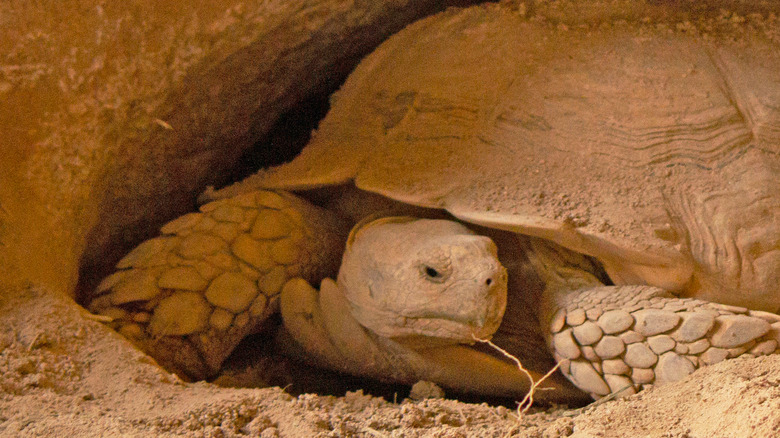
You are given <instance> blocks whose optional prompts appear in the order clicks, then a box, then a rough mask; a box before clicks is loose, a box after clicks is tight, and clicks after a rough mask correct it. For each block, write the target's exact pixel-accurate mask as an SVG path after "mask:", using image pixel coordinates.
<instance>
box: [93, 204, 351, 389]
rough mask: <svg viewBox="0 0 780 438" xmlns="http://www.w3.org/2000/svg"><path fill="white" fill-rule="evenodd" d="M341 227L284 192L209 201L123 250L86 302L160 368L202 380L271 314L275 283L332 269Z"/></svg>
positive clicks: (318, 276)
mask: <svg viewBox="0 0 780 438" xmlns="http://www.w3.org/2000/svg"><path fill="white" fill-rule="evenodd" d="M347 231H348V229H347V227H346V225H345V224H342V223H340V221H339V220H338V219H337V218H336V217H335V216H334V215H333V214H331V213H330V212H328V211H326V210H324V209H321V208H319V207H315V206H313V205H311V204H309V203H308V202H306V201H304V200H302V199H300V198H298V197H295V196H293V195H291V194H289V193H284V192H272V191H262V190H261V191H253V192H249V193H245V194H241V195H238V196H235V197H232V198H227V199H221V200H217V201H214V202H210V203H208V204H205V205H203V206H202V207H201V208H200V212H197V213H189V214H186V215H184V216H182V217H180V218H178V219H175V220H173V221H172V222H169V223H168V224H166V225H165V226H163V227H162V229H161V232H162V235H161V236H160V237H156V238H153V239H151V240H148V241H146V242H143V243H142V244H140V245H139V246H138V247H136V248H135V249H134V250H133V251H132V252H130V253H129V254H128V255H127V256H125V258H123V259H122V260H121V261H120V262H119V263H118V264H117V269H118V271H117V272H116V273H114V274H112V275H111V276H109V277H107V278H106V279H104V280H103V282H102V283H101V284H100V285H99V286H98V288H97V291H96V295H95V297H94V298H93V300H92V301H91V303H90V304H89V306H88V307H89V309H90V310H91V311H93V312H95V313H98V314H102V315H105V316H108V317H110V318H113V321H112V322H111V323H110V325H111V326H112V327H114V328H115V329H116V330H118V331H119V332H120V333H121V334H123V335H125V336H126V337H128V338H129V339H131V340H132V341H133V342H135V343H136V344H137V345H138V346H139V347H140V348H141V349H143V350H144V351H146V352H147V353H148V354H150V355H151V356H152V357H154V358H155V359H156V360H157V361H158V362H160V363H161V364H162V365H163V366H166V367H167V368H169V369H171V370H173V371H175V372H177V373H178V374H181V375H183V376H186V377H189V378H192V379H202V378H205V377H208V376H211V375H213V374H214V373H215V372H216V371H217V370H218V369H219V367H220V366H221V364H222V362H223V361H224V360H225V358H226V357H227V356H228V355H229V354H230V352H231V351H232V350H233V348H235V346H236V345H237V344H238V342H239V341H240V340H241V339H242V338H243V337H244V336H246V335H248V334H251V333H253V332H255V331H257V330H258V329H259V328H260V326H261V324H262V323H263V322H264V321H265V320H266V318H268V316H270V315H271V314H273V313H276V312H278V308H279V295H280V291H281V290H282V288H283V286H284V285H285V283H287V282H288V281H290V280H291V279H292V278H304V279H306V280H308V281H312V282H318V281H319V280H320V279H322V278H323V277H325V276H332V275H334V274H335V273H336V271H337V269H338V264H339V263H340V255H341V253H342V251H343V247H344V241H345V240H346V232H347Z"/></svg>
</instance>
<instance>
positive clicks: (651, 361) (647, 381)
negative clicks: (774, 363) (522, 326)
mask: <svg viewBox="0 0 780 438" xmlns="http://www.w3.org/2000/svg"><path fill="white" fill-rule="evenodd" d="M531 246H532V255H530V256H529V258H531V259H532V260H533V261H534V264H535V265H536V266H537V268H538V269H539V270H540V272H541V273H542V275H543V277H545V280H546V281H547V282H548V283H547V289H546V290H545V298H544V300H543V301H544V307H545V311H544V312H543V315H542V316H543V319H542V320H543V321H548V323H547V328H548V329H549V332H548V336H549V338H548V340H549V345H550V348H551V350H552V352H553V355H554V357H555V359H556V361H558V362H559V363H561V370H562V371H563V374H564V375H565V376H566V377H567V378H568V379H569V380H571V381H572V383H574V384H575V385H576V386H577V387H579V388H580V389H582V390H583V391H586V392H588V393H589V394H591V396H592V397H593V398H600V397H603V396H605V395H608V394H610V393H613V392H620V394H621V395H630V394H633V393H635V392H636V391H637V390H639V389H642V388H647V387H649V386H651V385H654V384H664V383H669V382H674V381H677V380H680V379H682V378H683V377H685V376H687V375H688V374H690V373H692V372H693V371H695V370H696V369H697V368H699V367H702V366H705V365H711V364H714V363H717V362H720V361H722V360H724V359H726V358H733V357H737V356H742V355H744V356H748V357H751V356H759V355H766V354H771V353H775V352H780V349H778V342H780V315H776V314H772V313H767V312H760V311H749V310H747V309H744V308H740V307H734V306H727V305H722V304H717V303H711V302H707V301H702V300H696V299H692V298H677V297H675V296H674V295H672V294H671V293H669V292H667V291H665V290H663V289H660V288H657V287H651V286H603V285H602V284H600V283H599V282H598V281H597V280H596V278H595V276H593V275H591V274H590V273H589V272H588V271H587V270H578V269H577V267H582V265H583V263H582V258H583V256H581V255H578V254H573V253H571V254H565V251H562V250H561V249H552V248H551V247H550V246H549V244H545V243H544V242H542V241H538V240H537V241H534V242H532V245H531ZM578 259H579V261H577V260H578ZM543 324H544V323H543Z"/></svg>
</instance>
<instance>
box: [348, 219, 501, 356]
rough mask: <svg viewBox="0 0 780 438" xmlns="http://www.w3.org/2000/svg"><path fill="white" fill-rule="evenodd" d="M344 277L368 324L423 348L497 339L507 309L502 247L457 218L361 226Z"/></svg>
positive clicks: (361, 320)
mask: <svg viewBox="0 0 780 438" xmlns="http://www.w3.org/2000/svg"><path fill="white" fill-rule="evenodd" d="M338 280H339V283H340V285H341V286H342V288H341V289H342V290H343V291H344V294H345V296H346V298H347V300H348V301H349V303H350V306H351V309H352V313H353V316H354V317H355V319H356V320H357V321H358V322H359V323H360V324H361V325H363V326H364V327H366V328H368V329H370V330H372V331H373V332H375V333H376V334H378V335H380V336H383V337H387V338H392V339H394V340H397V341H401V342H404V343H406V344H409V345H414V346H418V347H424V346H433V345H441V344H447V343H450V344H451V343H473V342H474V340H475V338H479V339H486V338H490V337H491V336H492V335H493V333H494V332H495V331H496V330H497V329H498V326H499V325H500V324H501V318H502V317H503V315H504V310H505V308H506V299H507V274H506V269H504V267H503V266H502V265H501V263H500V262H499V260H498V255H497V248H496V245H495V244H494V243H493V241H492V240H490V239H489V238H487V237H485V236H480V235H477V234H475V233H474V232H472V231H471V230H469V229H468V228H466V227H465V226H463V225H462V224H460V223H458V222H454V221H448V220H431V219H416V218H410V217H388V218H381V219H376V220H373V221H370V222H366V223H362V224H358V225H357V226H356V227H355V228H354V229H353V230H352V233H351V234H350V237H349V239H348V242H347V248H346V251H345V253H344V258H343V260H342V265H341V270H340V271H339V278H338Z"/></svg>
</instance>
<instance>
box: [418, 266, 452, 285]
mask: <svg viewBox="0 0 780 438" xmlns="http://www.w3.org/2000/svg"><path fill="white" fill-rule="evenodd" d="M420 273H421V274H422V276H423V278H425V279H426V280H428V281H432V282H434V283H443V282H444V280H446V278H445V277H446V275H445V274H446V273H445V272H444V271H442V270H440V269H436V268H434V267H433V266H431V265H425V264H423V265H420Z"/></svg>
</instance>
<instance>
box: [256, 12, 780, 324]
mask: <svg viewBox="0 0 780 438" xmlns="http://www.w3.org/2000/svg"><path fill="white" fill-rule="evenodd" d="M719 38H720V39H719ZM778 102H780V47H778V46H777V44H776V43H773V42H771V41H770V40H768V39H767V38H766V37H764V36H763V35H760V34H758V33H757V32H756V33H755V34H750V35H746V36H743V37H742V38H738V39H737V40H736V41H735V40H733V39H727V38H725V37H712V36H708V37H703V36H695V35H691V34H690V33H684V32H673V31H671V30H668V29H662V30H658V29H656V28H655V27H653V26H650V25H648V26H644V27H643V26H640V25H629V24H624V25H615V26H611V27H610V26H602V27H599V28H571V29H562V28H560V27H556V26H555V25H553V24H548V23H540V22H538V21H529V20H527V19H525V18H523V17H521V16H519V15H517V14H516V13H514V12H511V11H509V10H507V9H506V8H501V7H498V6H485V7H479V8H471V9H467V10H463V11H448V12H446V13H443V14H439V15H437V16H435V17H432V18H429V19H426V20H423V21H421V22H418V23H416V24H414V25H412V26H410V27H408V28H407V29H405V30H404V31H402V32H401V33H399V34H397V35H396V36H394V37H392V38H391V39H390V40H389V41H387V42H386V43H385V44H383V45H382V46H381V47H380V48H379V49H378V50H377V51H376V52H374V53H373V54H372V55H370V56H369V57H367V58H366V59H365V60H364V61H363V63H362V64H361V65H360V66H359V68H358V69H357V70H356V71H355V72H354V73H353V74H352V76H351V77H350V78H349V80H348V81H347V82H346V84H345V85H344V86H343V88H342V89H341V90H340V91H339V92H338V94H337V95H336V96H335V98H334V102H333V106H332V110H331V112H330V113H329V115H328V116H327V117H326V118H325V120H324V121H323V122H322V123H321V125H320V128H319V129H318V131H317V132H316V134H315V135H314V138H313V140H312V142H311V143H310V144H309V145H308V146H307V147H306V149H305V150H304V151H303V153H302V154H301V155H300V156H299V157H298V158H297V159H296V160H294V161H293V162H291V163H289V164H287V165H283V166H280V167H277V168H274V169H271V170H269V171H265V172H261V173H260V174H258V175H256V176H255V177H254V178H252V183H253V184H255V185H259V186H263V187H272V188H285V189H303V188H311V187H318V186H325V185H332V184H342V183H348V182H350V181H354V183H355V184H356V185H357V186H358V187H359V188H361V189H364V190H368V191H371V192H376V193H380V194H383V195H385V196H388V197H390V198H394V199H397V200H401V201H404V202H408V203H412V204H417V205H422V206H430V207H438V208H444V209H447V210H448V211H450V212H451V213H452V214H453V215H455V216H457V217H459V218H461V219H463V220H466V221H470V222H474V223H478V224H483V225H488V226H493V227H498V228H503V229H508V230H514V231H517V232H521V233H526V234H531V235H535V236H540V237H545V238H548V239H551V240H554V241H556V242H558V243H560V244H562V245H564V246H567V247H569V248H571V249H574V250H577V251H580V252H583V253H586V254H590V255H594V256H596V257H599V258H600V259H601V260H602V261H603V262H604V264H605V266H606V268H607V270H608V271H609V273H610V275H611V277H612V278H613V279H614V280H615V282H616V283H618V284H629V283H634V284H642V283H646V284H652V285H657V286H660V287H664V288H666V289H670V290H673V291H681V292H683V294H685V295H690V296H696V297H698V298H702V299H705V300H712V301H718V302H721V303H727V304H739V305H744V306H746V307H751V308H757V309H764V310H769V311H773V312H774V311H777V310H778V309H780V296H779V294H778V292H777V284H780V222H779V221H780V105H778Z"/></svg>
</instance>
